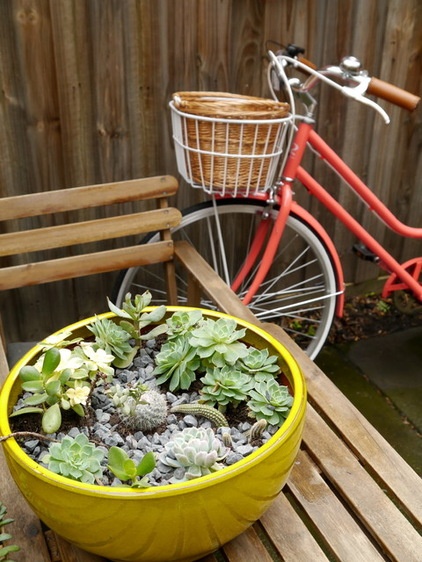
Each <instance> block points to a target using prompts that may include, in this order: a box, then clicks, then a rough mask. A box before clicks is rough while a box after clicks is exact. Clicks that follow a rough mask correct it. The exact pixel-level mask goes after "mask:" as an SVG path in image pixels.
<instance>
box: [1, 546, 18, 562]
mask: <svg viewBox="0 0 422 562" xmlns="http://www.w3.org/2000/svg"><path fill="white" fill-rule="evenodd" d="M18 550H20V547H19V546H16V545H15V544H11V545H10V546H5V547H3V548H0V557H2V556H6V554H9V552H17V551H18ZM4 562H8V560H4ZM9 562H12V561H11V560H10V561H9Z"/></svg>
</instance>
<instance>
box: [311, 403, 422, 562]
mask: <svg viewBox="0 0 422 562" xmlns="http://www.w3.org/2000/svg"><path fill="white" fill-rule="evenodd" d="M304 444H305V446H306V448H307V449H308V450H309V452H310V454H311V456H312V457H313V458H314V460H315V462H316V463H317V464H318V466H319V468H320V469H321V470H322V472H323V473H324V476H325V478H326V479H327V481H328V482H330V484H331V485H332V486H334V487H335V488H336V489H337V491H338V492H339V493H340V494H341V496H342V498H343V500H344V501H345V502H347V504H348V505H349V507H350V508H351V509H352V510H353V511H354V513H355V514H356V516H357V517H358V518H359V519H360V520H361V521H362V522H363V524H364V525H365V526H366V527H367V529H368V531H369V532H370V533H371V534H372V536H374V537H375V538H376V539H377V541H378V542H379V544H380V545H382V547H383V548H384V549H385V551H386V552H387V553H388V554H389V555H391V556H392V557H393V559H395V558H397V559H403V560H406V562H411V561H414V562H420V560H421V556H420V554H421V552H422V537H421V535H420V534H419V533H418V532H417V530H416V529H415V528H414V527H413V526H412V525H411V524H410V523H409V521H408V520H407V519H406V518H405V516H404V515H403V514H402V513H401V511H399V509H397V507H396V505H395V504H394V503H393V502H392V501H391V499H390V498H389V497H388V496H387V494H386V493H385V491H384V490H383V489H382V488H380V487H379V484H378V483H377V482H376V481H375V480H374V479H373V478H372V477H371V475H370V474H368V472H367V471H366V470H365V469H364V468H363V466H362V465H361V464H360V462H359V461H358V459H357V458H356V457H355V456H354V454H353V453H352V452H351V451H350V450H349V449H348V448H347V446H346V445H345V444H344V442H343V441H341V440H340V439H339V437H338V436H337V435H336V434H335V433H334V432H333V431H332V430H331V429H330V428H329V427H328V425H326V424H324V423H322V420H321V418H320V416H319V415H318V414H317V413H316V412H315V410H314V409H313V408H312V407H311V406H310V407H309V408H308V413H307V423H306V425H305V431H304ZM418 493H419V491H418V490H415V494H418Z"/></svg>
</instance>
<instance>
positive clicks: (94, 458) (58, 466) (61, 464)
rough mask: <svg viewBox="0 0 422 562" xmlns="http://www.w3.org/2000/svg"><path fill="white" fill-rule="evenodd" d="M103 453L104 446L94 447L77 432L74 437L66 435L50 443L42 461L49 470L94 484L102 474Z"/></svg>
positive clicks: (82, 434) (104, 450) (86, 438)
mask: <svg viewBox="0 0 422 562" xmlns="http://www.w3.org/2000/svg"><path fill="white" fill-rule="evenodd" d="M105 455H106V449H105V448H104V447H96V446H95V445H94V444H93V443H90V442H89V440H88V437H87V436H86V435H85V434H84V433H79V434H78V435H77V436H76V437H75V438H73V437H69V436H68V435H66V436H65V437H63V439H62V441H61V442H60V443H53V444H52V445H50V447H49V450H48V454H47V455H44V457H43V458H42V462H43V463H44V464H46V465H47V466H48V469H49V470H51V472H54V473H56V474H61V475H62V476H65V477H66V478H70V479H71V480H78V481H79V482H86V483H88V484H94V483H95V480H96V479H98V478H101V477H102V475H103V471H104V468H103V466H102V465H101V462H102V461H103V459H104V457H105Z"/></svg>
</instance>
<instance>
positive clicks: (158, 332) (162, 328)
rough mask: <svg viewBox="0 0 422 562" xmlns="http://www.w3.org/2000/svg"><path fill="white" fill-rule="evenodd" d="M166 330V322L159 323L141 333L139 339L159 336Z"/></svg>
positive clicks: (150, 338)
mask: <svg viewBox="0 0 422 562" xmlns="http://www.w3.org/2000/svg"><path fill="white" fill-rule="evenodd" d="M167 330H168V326H167V324H160V325H159V326H156V327H155V328H153V329H152V330H150V331H149V332H147V333H146V334H144V335H142V336H141V337H140V339H141V340H152V339H153V338H156V337H157V336H160V335H161V334H165V333H166V332H167Z"/></svg>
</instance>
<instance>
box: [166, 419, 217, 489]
mask: <svg viewBox="0 0 422 562" xmlns="http://www.w3.org/2000/svg"><path fill="white" fill-rule="evenodd" d="M227 452H228V449H227V448H226V447H225V446H224V445H223V443H222V442H221V441H220V440H219V439H218V438H217V437H216V436H215V434H214V432H213V430H212V429H211V428H207V429H204V428H201V427H199V428H198V427H189V428H186V429H184V430H183V431H181V432H180V433H178V434H177V435H176V436H175V437H174V438H173V439H172V440H171V441H169V442H168V443H167V444H166V446H165V450H164V452H163V453H161V455H160V461H161V462H162V463H163V464H165V465H167V466H171V467H172V468H176V469H177V468H182V469H184V477H183V478H182V479H181V480H192V479H193V478H198V477H199V476H205V475H206V474H211V473H212V472H216V471H217V470H220V469H221V468H223V466H222V465H221V464H220V461H222V460H223V459H224V458H225V457H226V455H227Z"/></svg>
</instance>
